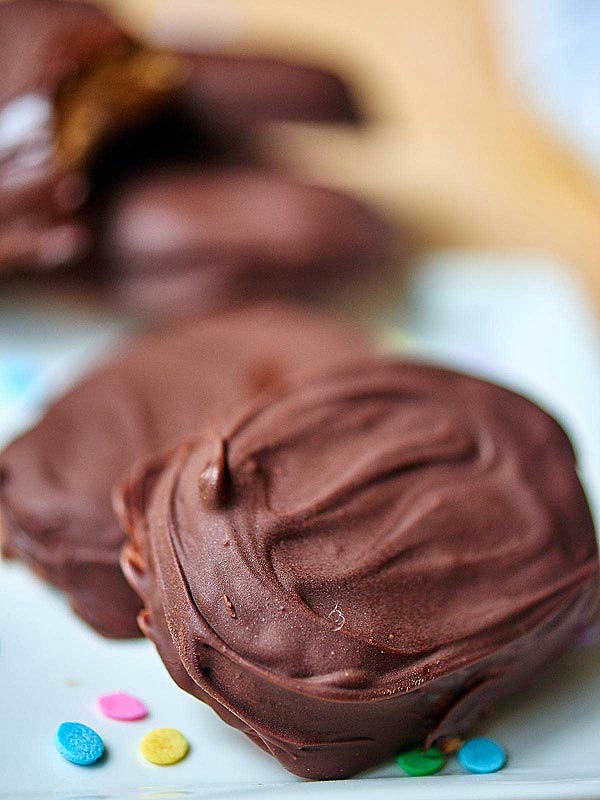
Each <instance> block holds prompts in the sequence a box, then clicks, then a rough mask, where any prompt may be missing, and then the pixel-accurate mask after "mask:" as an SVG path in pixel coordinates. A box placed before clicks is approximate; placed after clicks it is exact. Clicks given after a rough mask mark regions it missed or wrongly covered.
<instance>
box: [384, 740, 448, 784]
mask: <svg viewBox="0 0 600 800" xmlns="http://www.w3.org/2000/svg"><path fill="white" fill-rule="evenodd" d="M396 761H397V762H398V764H399V765H400V766H401V767H402V769H403V770H404V772H406V774H407V775H410V776H411V777H413V778H418V777H421V776H423V775H435V773H436V772H439V771H440V770H441V768H442V767H443V766H444V764H445V763H446V759H445V757H444V754H443V753H441V752H440V751H439V750H438V749H437V747H430V748H429V750H424V749H423V748H422V747H417V748H415V749H414V750H406V752H404V753H399V754H398V755H397V756H396Z"/></svg>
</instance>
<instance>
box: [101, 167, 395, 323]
mask: <svg viewBox="0 0 600 800" xmlns="http://www.w3.org/2000/svg"><path fill="white" fill-rule="evenodd" d="M103 241H104V248H103V252H104V258H105V262H106V275H107V278H108V281H109V284H110V285H111V286H112V287H113V289H114V291H115V292H116V293H117V296H118V297H119V299H120V301H121V302H122V303H124V304H126V305H129V306H132V305H133V306H135V307H137V308H143V309H145V310H149V311H155V312H156V311H159V310H161V311H165V310H168V309H176V310H181V309H182V308H190V307H191V308H194V309H196V310H198V309H207V308H210V307H211V306H218V305H220V304H224V303H227V302H231V301H232V300H234V301H235V300H236V299H238V300H239V298H249V297H261V296H269V295H271V296H272V295H278V294H279V295H282V294H283V295H285V294H288V295H294V296H301V297H303V298H305V299H306V298H307V297H311V296H313V295H315V294H318V293H319V292H323V291H325V290H326V289H327V288H331V287H332V286H336V287H338V289H339V287H340V284H342V286H343V285H350V286H352V285H356V284H358V285H359V286H360V285H362V284H361V282H366V281H367V279H369V278H370V279H371V280H376V276H377V271H382V270H383V269H384V267H383V266H382V263H383V255H384V252H385V249H386V246H387V244H388V229H387V226H386V224H385V223H384V222H383V220H382V219H381V218H380V217H379V216H378V215H377V214H376V213H375V212H373V211H372V210H370V209H369V208H368V207H366V206H365V205H364V204H363V203H360V202H359V201H357V200H354V199H352V198H351V197H348V196H346V195H343V194H339V193H337V192H334V191H330V190H327V189H323V188H318V187H314V186H306V185H303V184H301V183H297V182H294V181H292V180H288V179H286V178H284V177H281V176H278V175H276V174H272V173H269V172H267V171H266V170H257V169H248V168H242V167H238V168H235V167H231V168H221V169H211V170H202V169H198V168H196V169H193V168H188V169H185V170H171V171H167V172H162V173H158V174H155V175H153V176H150V177H148V178H145V179H141V180H139V181H137V182H135V183H133V184H129V185H128V186H126V187H125V188H124V189H123V191H122V192H121V193H120V194H118V195H117V196H116V198H115V201H114V202H113V204H112V206H111V207H110V208H109V209H108V211H107V216H106V224H105V230H104V236H103Z"/></svg>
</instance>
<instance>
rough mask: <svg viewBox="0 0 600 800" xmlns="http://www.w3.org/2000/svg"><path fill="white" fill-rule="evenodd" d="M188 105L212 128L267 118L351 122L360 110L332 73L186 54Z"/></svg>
mask: <svg viewBox="0 0 600 800" xmlns="http://www.w3.org/2000/svg"><path fill="white" fill-rule="evenodd" d="M188 57H189V60H190V65H191V69H190V73H189V76H188V79H187V81H186V86H185V91H186V93H187V96H188V99H189V103H190V107H191V108H192V109H194V110H195V112H196V114H197V115H198V116H199V117H200V118H201V119H203V120H204V119H206V120H208V122H209V124H210V125H211V126H212V127H216V126H222V127H232V126H235V127H238V126H242V127H245V126H248V125H253V124H257V123H261V122H265V121H268V120H297V121H302V122H306V121H310V122H313V121H314V122H319V121H323V122H356V121H357V120H358V119H359V118H360V115H359V112H358V110H357V109H356V108H355V106H354V102H353V100H352V97H351V95H350V92H349V91H348V87H347V86H345V85H344V83H343V82H342V81H341V80H340V78H339V77H338V76H337V75H333V74H331V73H329V72H325V71H323V70H319V69H314V68H312V67H308V66H302V65H299V64H289V63H286V62H283V61H277V60H275V59H271V58H261V57H238V56H225V55H212V54H211V55H206V54H205V55H195V54H192V53H190V54H188Z"/></svg>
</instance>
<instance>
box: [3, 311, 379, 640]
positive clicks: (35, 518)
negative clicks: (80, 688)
mask: <svg viewBox="0 0 600 800" xmlns="http://www.w3.org/2000/svg"><path fill="white" fill-rule="evenodd" d="M370 349H371V347H370V344H369V343H368V342H367V340H366V338H365V337H363V335H362V334H361V333H359V332H358V331H357V330H356V329H355V328H354V327H352V326H346V325H343V324H341V323H338V322H337V321H336V320H334V319H332V318H331V317H326V316H322V315H319V314H314V313H309V312H307V311H304V310H303V309H300V308H295V307H293V306H285V305H275V304H261V305H257V306H254V307H248V308H243V309H239V310H237V311H232V312H229V313H227V314H223V315H219V316H213V317H210V318H207V319H206V320H204V321H201V322H196V323H188V324H184V325H182V326H180V327H176V328H175V329H173V330H170V331H169V330H163V331H159V332H157V333H155V334H152V335H148V336H146V337H144V338H141V339H140V340H137V341H134V342H133V343H132V344H131V346H130V348H129V350H127V351H126V352H125V353H124V354H122V355H121V356H120V357H119V358H117V359H115V360H113V361H112V362H111V363H109V364H108V365H107V366H105V367H104V368H102V369H100V370H99V371H98V372H96V373H95V374H94V375H92V376H91V377H88V378H85V379H84V380H83V381H82V382H81V383H80V384H79V385H77V386H76V387H75V388H74V389H73V390H71V391H70V392H69V393H68V394H67V395H66V396H65V397H63V398H62V399H61V400H59V401H58V402H56V403H55V404H54V405H52V406H51V408H50V409H49V410H48V412H47V413H46V415H45V416H44V417H43V419H42V420H41V422H40V423H39V424H38V425H36V426H35V427H34V428H33V429H32V430H31V431H29V432H28V433H25V434H24V435H23V436H21V437H20V438H19V439H17V440H16V441H15V442H13V443H12V444H11V445H10V446H9V447H8V448H7V449H6V450H5V451H4V452H3V453H2V454H0V523H1V526H0V527H1V528H2V533H3V537H2V538H3V542H2V550H3V553H4V555H6V556H11V557H15V558H19V559H21V560H23V561H24V562H26V563H27V564H28V565H29V566H31V567H32V568H33V569H34V570H35V571H36V572H37V573H39V574H41V575H42V577H44V578H45V579H46V580H48V581H49V582H50V583H53V584H55V585H56V586H58V587H59V588H61V589H63V590H64V591H65V592H66V593H67V594H68V596H69V599H70V601H71V603H72V605H73V607H74V609H75V610H76V611H77V613H78V614H79V615H80V616H81V617H82V618H83V619H84V620H85V621H86V622H88V623H89V624H90V625H92V626H93V627H94V628H96V629H97V630H98V631H99V632H100V633H103V634H105V635H107V636H118V637H127V636H136V635H140V634H139V629H138V627H137V624H136V614H137V612H138V611H139V608H140V602H139V600H138V598H137V596H136V595H135V593H134V592H133V591H132V590H131V589H130V588H129V586H128V585H127V583H126V582H125V579H124V578H123V576H122V574H121V571H120V569H119V554H120V550H121V547H122V544H123V536H122V533H121V531H120V529H119V525H118V522H117V521H116V519H115V517H114V515H113V512H112V508H111V503H110V493H111V489H112V487H113V485H114V483H115V482H116V481H118V480H119V479H120V478H121V477H123V475H124V473H125V472H126V470H127V469H128V468H129V467H130V466H131V465H132V464H133V463H134V461H135V460H136V459H138V458H140V457H143V456H149V455H151V454H152V453H154V452H155V451H156V450H157V449H158V448H162V447H165V446H168V445H170V444H174V443H175V442H177V441H179V440H180V439H181V438H182V437H184V436H188V435H189V434H190V432H194V433H200V432H201V431H202V430H203V428H204V427H205V426H207V425H212V426H215V425H216V426H218V425H219V423H220V421H221V420H222V419H223V418H224V417H226V416H228V415H229V414H230V413H233V412H234V411H235V409H236V408H237V407H238V406H240V405H242V404H244V403H246V402H248V401H249V400H251V399H253V398H255V397H256V396H257V395H259V394H260V393H261V392H263V391H267V390H270V389H273V388H274V387H281V386H285V385H286V384H287V383H288V382H289V381H293V380H295V376H296V375H298V376H300V375H304V374H306V373H307V372H310V371H312V370H314V369H316V368H318V367H319V366H323V365H331V364H335V363H337V362H338V361H339V360H342V361H343V360H344V359H348V358H354V357H358V356H361V355H364V354H365V353H367V352H369V351H370Z"/></svg>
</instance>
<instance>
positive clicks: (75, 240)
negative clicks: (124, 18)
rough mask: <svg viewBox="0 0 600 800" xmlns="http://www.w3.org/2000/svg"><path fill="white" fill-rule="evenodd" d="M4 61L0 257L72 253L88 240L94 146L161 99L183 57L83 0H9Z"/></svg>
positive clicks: (0, 19)
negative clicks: (130, 32)
mask: <svg viewBox="0 0 600 800" xmlns="http://www.w3.org/2000/svg"><path fill="white" fill-rule="evenodd" d="M0 71H1V73H2V76H3V80H2V86H1V88H0V267H8V266H11V265H12V266H14V265H21V264H23V265H30V266H40V267H48V266H56V265H58V264H63V263H66V262H69V261H71V260H73V259H75V258H77V257H79V256H81V255H82V253H84V252H85V251H86V250H87V248H88V247H89V236H88V231H87V230H86V229H85V227H84V226H83V225H82V222H81V220H80V219H77V218H76V214H77V212H78V210H79V209H80V208H81V206H82V205H83V204H84V202H85V200H86V198H87V196H88V193H89V190H90V176H89V174H88V168H89V166H90V160H91V158H92V156H93V155H94V153H95V152H97V150H98V148H99V147H100V146H101V144H102V143H104V142H105V141H106V140H107V139H109V138H110V137H111V136H112V135H114V134H116V133H117V132H119V131H122V130H124V129H127V128H131V127H134V126H135V125H137V124H138V123H139V122H140V120H141V119H143V118H145V117H146V116H147V115H148V114H149V113H150V111H151V110H153V109H157V108H159V107H160V106H161V105H162V104H163V103H164V102H165V101H166V99H167V98H168V97H169V96H170V95H171V93H172V92H173V91H174V89H175V87H177V86H178V85H180V84H181V83H182V81H183V80H184V79H185V70H184V65H183V62H182V61H181V59H180V58H179V57H177V56H172V55H170V54H165V53H158V52H155V51H152V50H150V49H146V48H143V47H141V46H139V45H138V44H136V43H134V42H133V40H132V39H130V38H129V37H128V36H126V35H125V33H123V31H121V30H120V29H119V28H118V26H117V25H116V24H115V23H114V22H113V20H112V19H111V18H110V17H109V16H108V15H107V14H105V13H104V12H103V11H101V10H99V9H97V8H94V7H93V6H92V5H90V4H88V3H84V2H76V1H74V0H68V1H67V2H56V0H9V2H6V3H2V4H0Z"/></svg>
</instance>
